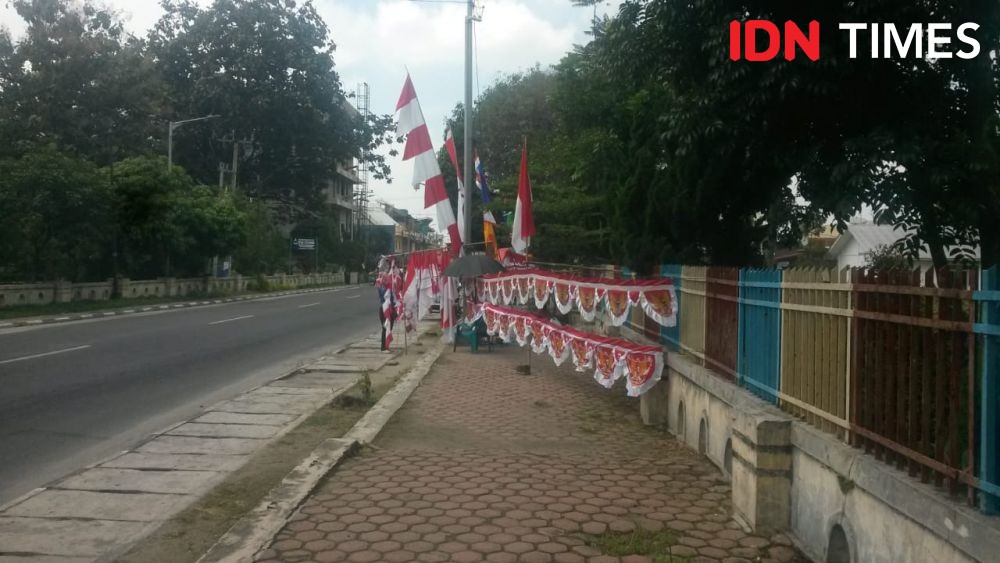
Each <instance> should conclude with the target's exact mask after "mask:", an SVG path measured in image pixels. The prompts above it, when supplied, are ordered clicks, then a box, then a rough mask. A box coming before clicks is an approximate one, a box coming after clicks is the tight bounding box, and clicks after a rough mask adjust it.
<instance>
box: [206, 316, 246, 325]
mask: <svg viewBox="0 0 1000 563" xmlns="http://www.w3.org/2000/svg"><path fill="white" fill-rule="evenodd" d="M252 317H253V315H243V316H242V317H233V318H232V319H224V320H221V321H215V322H212V323H208V324H210V325H220V324H222V323H231V322H233V321H242V320H243V319H249V318H252Z"/></svg>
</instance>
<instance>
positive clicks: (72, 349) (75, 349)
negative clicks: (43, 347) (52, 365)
mask: <svg viewBox="0 0 1000 563" xmlns="http://www.w3.org/2000/svg"><path fill="white" fill-rule="evenodd" d="M85 348H90V344H84V345H83V346H76V347H73V348H65V349H63V350H55V351H52V352H45V353H42V354H32V355H30V356H21V357H20V358H11V359H9V360H0V364H12V363H14V362H22V361H24V360H34V359H35V358H44V357H45V356H55V355H56V354H65V353H66V352H75V351H77V350H83V349H85Z"/></svg>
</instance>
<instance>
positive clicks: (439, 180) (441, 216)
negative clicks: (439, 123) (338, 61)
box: [396, 73, 462, 248]
mask: <svg viewBox="0 0 1000 563" xmlns="http://www.w3.org/2000/svg"><path fill="white" fill-rule="evenodd" d="M396 112H397V113H398V114H399V122H398V123H397V124H396V132H397V133H398V134H399V136H400V137H403V136H405V137H406V147H405V148H404V149H403V160H404V161H406V160H410V159H413V188H414V189H419V188H420V184H423V185H424V208H425V209H430V208H431V207H434V208H435V210H436V211H437V223H438V228H439V229H446V230H447V231H448V235H449V237H450V239H451V244H452V246H453V248H461V245H462V237H461V234H460V233H459V231H458V225H457V224H456V223H455V212H454V210H452V208H451V202H449V201H448V193H447V192H446V191H445V188H444V176H442V175H441V167H440V166H438V161H437V155H435V154H434V146H433V145H432V144H431V135H430V133H429V132H428V130H427V122H426V121H424V112H423V110H421V109H420V102H419V101H418V100H417V92H416V90H414V88H413V81H412V80H410V75H409V73H407V75H406V82H405V83H404V84H403V91H402V93H400V95H399V101H398V102H396Z"/></svg>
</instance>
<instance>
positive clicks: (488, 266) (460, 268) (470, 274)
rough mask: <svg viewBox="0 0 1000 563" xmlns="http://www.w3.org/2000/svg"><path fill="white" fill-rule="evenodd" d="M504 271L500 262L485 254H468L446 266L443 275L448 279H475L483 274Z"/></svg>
mask: <svg viewBox="0 0 1000 563" xmlns="http://www.w3.org/2000/svg"><path fill="white" fill-rule="evenodd" d="M502 271H504V267H503V265H502V264H500V262H497V261H496V260H494V259H492V258H490V257H489V256H486V255H485V254H468V255H466V256H463V257H461V258H459V259H458V260H455V261H453V262H452V263H451V264H448V267H447V268H445V269H444V275H445V276H448V277H450V278H475V277H479V276H482V275H484V274H496V273H499V272H502Z"/></svg>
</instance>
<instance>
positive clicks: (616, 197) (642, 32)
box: [475, 0, 1000, 269]
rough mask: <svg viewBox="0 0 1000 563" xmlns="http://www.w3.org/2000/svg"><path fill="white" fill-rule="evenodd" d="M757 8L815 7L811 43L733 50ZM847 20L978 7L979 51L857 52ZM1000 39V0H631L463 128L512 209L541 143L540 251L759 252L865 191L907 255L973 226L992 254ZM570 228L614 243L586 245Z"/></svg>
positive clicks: (597, 254) (857, 206) (934, 17)
mask: <svg viewBox="0 0 1000 563" xmlns="http://www.w3.org/2000/svg"><path fill="white" fill-rule="evenodd" d="M575 3H576V4H578V5H590V3H589V2H575ZM750 19H765V20H770V21H777V22H783V21H787V20H791V21H794V22H797V23H799V25H800V27H802V28H805V27H806V26H807V25H806V24H807V23H808V22H809V21H811V20H813V19H815V20H817V21H819V22H820V24H821V29H823V30H824V34H823V35H822V37H821V51H822V57H821V58H820V59H819V60H818V61H810V60H808V59H807V58H805V57H803V56H800V57H798V58H796V59H795V60H792V61H786V60H783V59H775V60H773V61H770V62H768V63H766V64H761V63H750V62H747V61H735V62H734V61H731V60H730V59H729V50H728V43H729V26H728V23H729V22H730V21H732V20H737V21H746V20H750ZM845 21H876V22H895V23H896V24H897V25H899V26H901V28H902V29H906V28H908V27H909V25H910V24H911V23H913V22H927V21H951V22H965V21H975V22H976V23H978V24H979V25H980V29H979V30H978V32H977V39H978V40H979V41H980V42H981V45H982V54H981V55H980V56H979V57H977V58H975V59H972V60H965V59H959V58H950V59H929V58H920V59H914V58H912V57H910V58H899V57H896V58H888V59H886V58H880V59H871V58H864V57H858V58H855V59H851V58H849V49H848V48H847V45H846V44H845V43H846V41H847V38H846V34H844V33H838V32H836V30H837V24H838V22H845ZM827 30H832V31H827ZM866 40H867V39H866ZM998 52H1000V4H997V3H996V2H989V1H984V0H930V1H927V2H918V3H914V2H909V1H905V0H879V1H874V2H864V3H855V2H850V3H848V2H833V3H823V4H821V5H820V4H816V3H811V4H810V3H802V2H793V1H790V0H787V1H777V2H775V1H770V0H769V1H763V0H759V1H758V0H754V1H749V2H747V1H739V2H736V1H733V0H706V1H702V2H696V3H683V2H673V1H670V0H627V1H626V2H624V3H623V4H622V6H621V8H620V11H619V12H618V13H617V14H616V15H615V16H614V17H611V18H605V19H600V18H595V19H594V25H593V28H592V30H591V40H590V41H589V42H588V43H587V44H586V45H581V46H577V47H575V48H574V49H573V50H572V51H571V52H569V53H567V54H566V55H565V57H564V58H563V59H562V61H561V62H560V63H559V64H557V65H555V66H554V67H552V68H550V69H545V70H534V71H531V72H529V73H525V74H524V75H515V76H514V77H506V78H503V79H501V80H499V81H498V82H497V83H496V84H495V85H494V86H493V87H492V88H490V89H488V90H487V91H486V92H484V94H483V95H482V96H481V97H480V99H479V100H477V104H476V107H475V117H476V131H477V138H476V140H475V142H476V144H477V145H478V146H479V147H480V148H479V151H480V154H482V155H484V158H485V160H486V164H487V166H488V167H489V168H490V170H491V171H492V172H493V174H494V175H495V176H496V177H497V181H495V182H494V184H495V185H497V186H500V187H501V190H502V192H501V193H502V195H503V196H504V197H502V198H501V199H502V200H503V201H504V202H506V205H507V206H508V208H510V207H511V206H512V204H513V193H512V192H511V191H509V190H510V184H507V185H505V179H507V178H516V170H517V169H516V166H517V162H516V158H515V157H514V156H513V154H512V147H516V146H518V144H519V142H520V139H521V137H522V136H525V135H526V136H527V137H528V145H529V148H530V147H534V151H533V152H532V160H531V175H532V179H533V180H534V182H533V183H534V188H535V192H534V195H535V201H536V204H535V205H536V209H539V211H538V215H539V217H538V218H537V221H536V223H537V224H538V227H539V231H540V232H539V235H538V237H537V238H536V240H535V247H536V248H535V252H536V254H537V255H538V256H539V257H540V258H556V257H557V256H558V257H560V259H562V260H568V259H569V258H570V257H571V256H573V255H575V256H576V259H577V260H589V259H594V260H606V261H612V262H617V263H622V262H624V263H627V264H629V265H632V266H635V267H638V268H640V269H648V268H650V267H651V266H652V265H653V264H655V263H657V262H661V261H678V262H711V263H715V264H732V265H745V264H755V263H760V262H763V261H765V260H766V259H767V256H768V255H769V253H770V252H773V250H774V248H776V247H778V246H784V245H789V244H795V243H797V242H798V241H799V240H801V239H802V237H803V235H805V234H806V233H807V232H809V230H810V229H812V228H814V227H816V226H818V225H819V224H821V223H822V222H824V221H827V220H828V219H833V220H834V221H835V222H837V223H839V224H841V225H842V226H843V225H844V224H845V222H846V221H847V220H848V219H850V217H851V216H852V215H854V214H856V213H857V212H859V211H861V210H862V209H863V208H865V206H869V207H871V208H872V209H874V210H875V212H876V215H877V217H878V219H879V220H881V221H885V222H890V223H893V224H897V225H899V226H901V227H905V228H907V230H912V231H913V232H914V235H913V236H912V237H911V238H910V239H908V240H905V241H903V243H901V245H900V246H901V250H904V251H906V252H908V253H910V254H911V255H913V254H915V253H916V251H917V250H918V249H919V248H920V247H921V246H927V247H929V249H930V251H931V254H932V256H934V258H935V262H936V264H937V265H939V266H941V265H945V264H946V263H947V262H948V260H949V259H951V258H954V257H951V256H946V255H945V254H944V252H945V248H947V247H951V246H955V245H958V246H962V245H965V247H966V248H968V247H969V246H970V245H974V244H977V243H978V244H980V245H981V246H982V250H983V262H984V264H985V265H990V264H994V263H997V262H998V261H1000V242H998V236H1000V225H998V224H997V222H996V220H995V218H996V217H998V216H1000V168H998V165H1000V117H998V115H1000V96H998V91H1000V90H998V83H1000V61H998V57H997V54H998ZM525 77H530V78H531V79H530V80H529V79H525ZM539 84H545V85H546V86H545V92H544V94H538V93H537V91H538V85H539ZM528 100H532V101H538V102H539V104H538V105H537V106H536V105H532V104H531V103H530V102H527V101H528ZM496 108H502V109H500V110H499V111H496ZM515 150H516V149H515ZM487 155H488V156H487ZM514 182H516V180H514ZM504 188H506V189H504ZM546 207H550V209H553V210H556V209H558V211H557V212H555V213H553V214H551V215H549V216H545V209H546ZM589 212H592V213H593V215H591V214H590V213H589ZM602 221H607V226H606V228H603V230H602V224H603V223H602ZM580 233H589V234H591V235H592V237H591V240H595V239H596V240H597V241H601V240H604V238H603V235H604V234H605V233H606V234H607V239H606V240H607V241H608V242H607V244H596V245H584V246H580V245H578V244H576V242H577V241H583V240H587V238H586V237H581V236H579V235H580ZM566 237H575V240H574V243H573V244H570V246H568V247H566V242H565V238H566ZM560 246H562V247H565V248H564V250H558V251H557V250H556V249H557V248H559V247H560Z"/></svg>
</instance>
